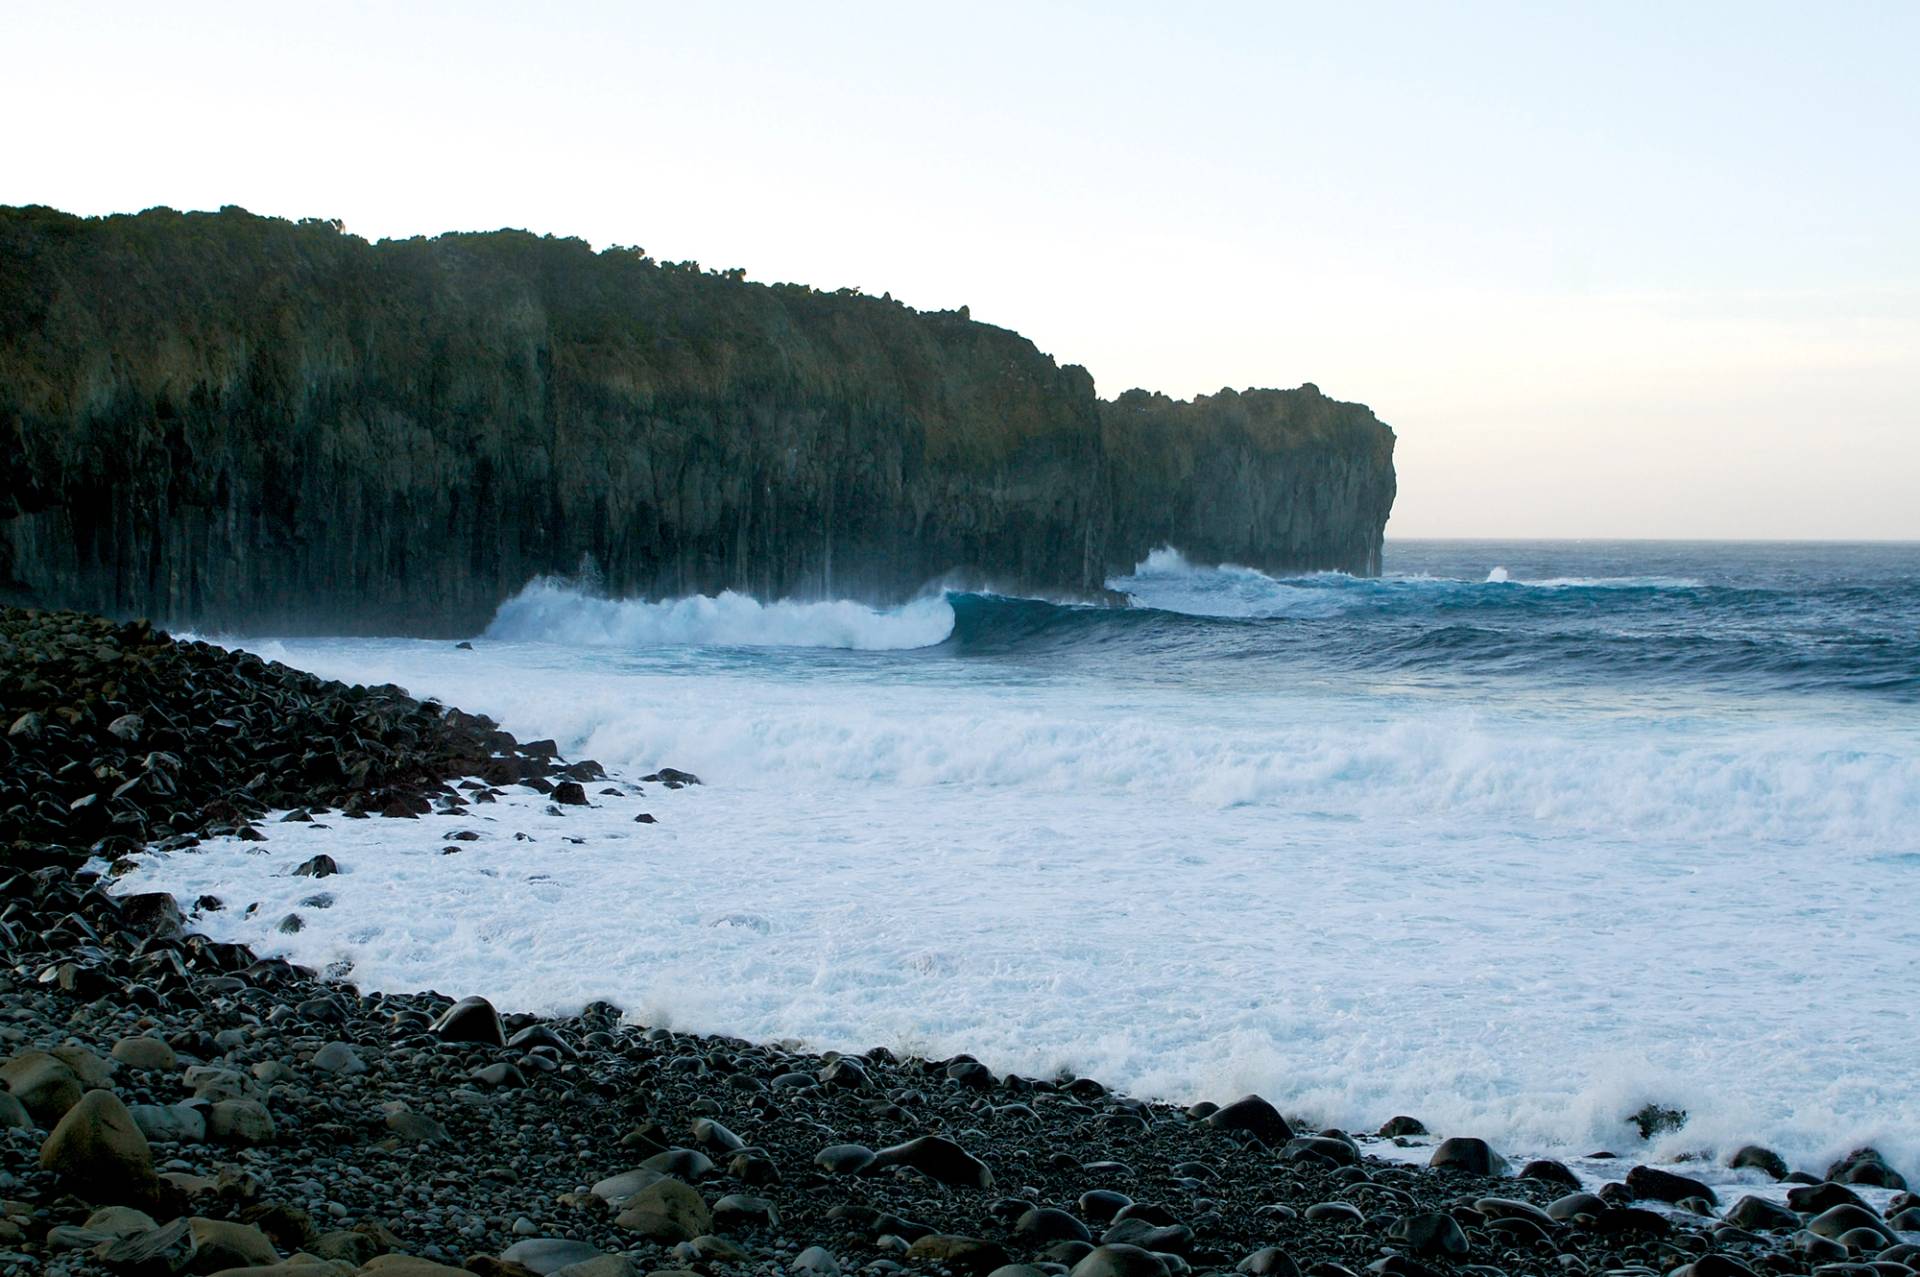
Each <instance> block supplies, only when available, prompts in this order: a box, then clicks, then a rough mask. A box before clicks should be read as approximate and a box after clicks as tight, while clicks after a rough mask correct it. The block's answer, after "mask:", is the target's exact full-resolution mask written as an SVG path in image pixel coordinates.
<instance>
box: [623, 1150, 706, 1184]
mask: <svg viewBox="0 0 1920 1277" xmlns="http://www.w3.org/2000/svg"><path fill="white" fill-rule="evenodd" d="M640 1165H641V1167H642V1168H643V1169H645V1170H649V1171H658V1172H659V1173H660V1174H662V1175H666V1176H671V1177H673V1178H675V1179H681V1180H689V1179H705V1178H706V1177H707V1176H709V1175H711V1174H713V1170H714V1166H713V1159H712V1158H711V1157H708V1156H707V1155H706V1154H705V1153H702V1152H700V1151H699V1150H698V1149H692V1148H670V1149H667V1150H666V1151H665V1152H661V1153H655V1154H654V1155H653V1156H652V1157H649V1158H648V1159H647V1160H646V1161H644V1162H642V1163H640Z"/></svg>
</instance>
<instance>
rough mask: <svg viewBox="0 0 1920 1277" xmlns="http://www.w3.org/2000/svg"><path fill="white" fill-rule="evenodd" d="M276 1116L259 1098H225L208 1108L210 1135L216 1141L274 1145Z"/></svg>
mask: <svg viewBox="0 0 1920 1277" xmlns="http://www.w3.org/2000/svg"><path fill="white" fill-rule="evenodd" d="M274 1134H275V1131H274V1125H273V1116H272V1114H270V1113H268V1112H267V1108H266V1105H264V1104H262V1103H260V1101H258V1100H221V1101H220V1102H219V1103H217V1104H215V1105H213V1107H211V1108H209V1109H208V1110H207V1138H208V1139H210V1140H212V1141H213V1142H214V1143H216V1144H238V1145H244V1146H252V1145H258V1144H271V1143H272V1142H273V1138H274Z"/></svg>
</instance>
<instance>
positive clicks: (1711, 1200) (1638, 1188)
mask: <svg viewBox="0 0 1920 1277" xmlns="http://www.w3.org/2000/svg"><path fill="white" fill-rule="evenodd" d="M1627 1191H1628V1192H1629V1193H1632V1194H1633V1195H1634V1196H1635V1197H1638V1198H1642V1199H1646V1200H1650V1201H1656V1202H1667V1203H1669V1204H1676V1205H1677V1204H1678V1203H1680V1202H1684V1201H1686V1200H1687V1199H1688V1198H1690V1197H1698V1198H1701V1199H1702V1200H1704V1201H1706V1202H1707V1203H1708V1204H1709V1205H1714V1206H1717V1205H1719V1204H1720V1199H1719V1198H1718V1197H1715V1196H1714V1193H1713V1190H1712V1189H1711V1188H1708V1187H1707V1186H1706V1185H1705V1184H1703V1183H1701V1182H1700V1181H1699V1180H1697V1179H1689V1178H1687V1177H1686V1176H1685V1175H1675V1174H1673V1173H1672V1172H1671V1171H1663V1170H1657V1169H1655V1168H1654V1167H1651V1166H1636V1167H1634V1168H1633V1169H1632V1170H1629V1171H1628V1172H1627Z"/></svg>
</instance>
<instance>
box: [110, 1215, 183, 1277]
mask: <svg viewBox="0 0 1920 1277" xmlns="http://www.w3.org/2000/svg"><path fill="white" fill-rule="evenodd" d="M94 1253H95V1254H96V1255H97V1256H98V1257H99V1259H100V1262H101V1263H103V1264H105V1265H106V1266H107V1267H108V1268H111V1269H112V1270H113V1271H114V1272H116V1273H126V1274H128V1277H174V1274H176V1273H182V1272H185V1271H186V1270H187V1266H188V1265H189V1264H191V1263H192V1262H193V1259H194V1239H193V1231H192V1229H191V1228H190V1227H189V1225H188V1223H187V1221H186V1220H184V1219H176V1220H174V1221H173V1222H172V1223H170V1224H162V1225H160V1226H159V1227H157V1228H152V1229H148V1230H146V1231H145V1232H138V1233H132V1234H129V1235H128V1236H125V1237H121V1238H119V1239H118V1240H116V1241H110V1242H107V1243H105V1244H103V1245H102V1246H100V1247H99V1249H97V1250H96V1251H95V1252H94Z"/></svg>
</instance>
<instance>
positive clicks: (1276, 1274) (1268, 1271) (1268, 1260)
mask: <svg viewBox="0 0 1920 1277" xmlns="http://www.w3.org/2000/svg"><path fill="white" fill-rule="evenodd" d="M1233 1271H1235V1272H1236V1273H1246V1274H1248V1277H1300V1266H1299V1265H1298V1264H1296V1263H1294V1262H1293V1259H1292V1258H1291V1257H1290V1256H1289V1255H1288V1254H1287V1253H1286V1252H1285V1251H1283V1250H1281V1249H1280V1248H1279V1247H1278V1246H1262V1247H1261V1248H1260V1249H1259V1250H1256V1251H1254V1252H1253V1253H1252V1254H1251V1255H1248V1256H1247V1257H1246V1258H1245V1259H1243V1260H1241V1261H1240V1262H1239V1263H1237V1264H1235V1265H1234V1266H1233Z"/></svg>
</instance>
